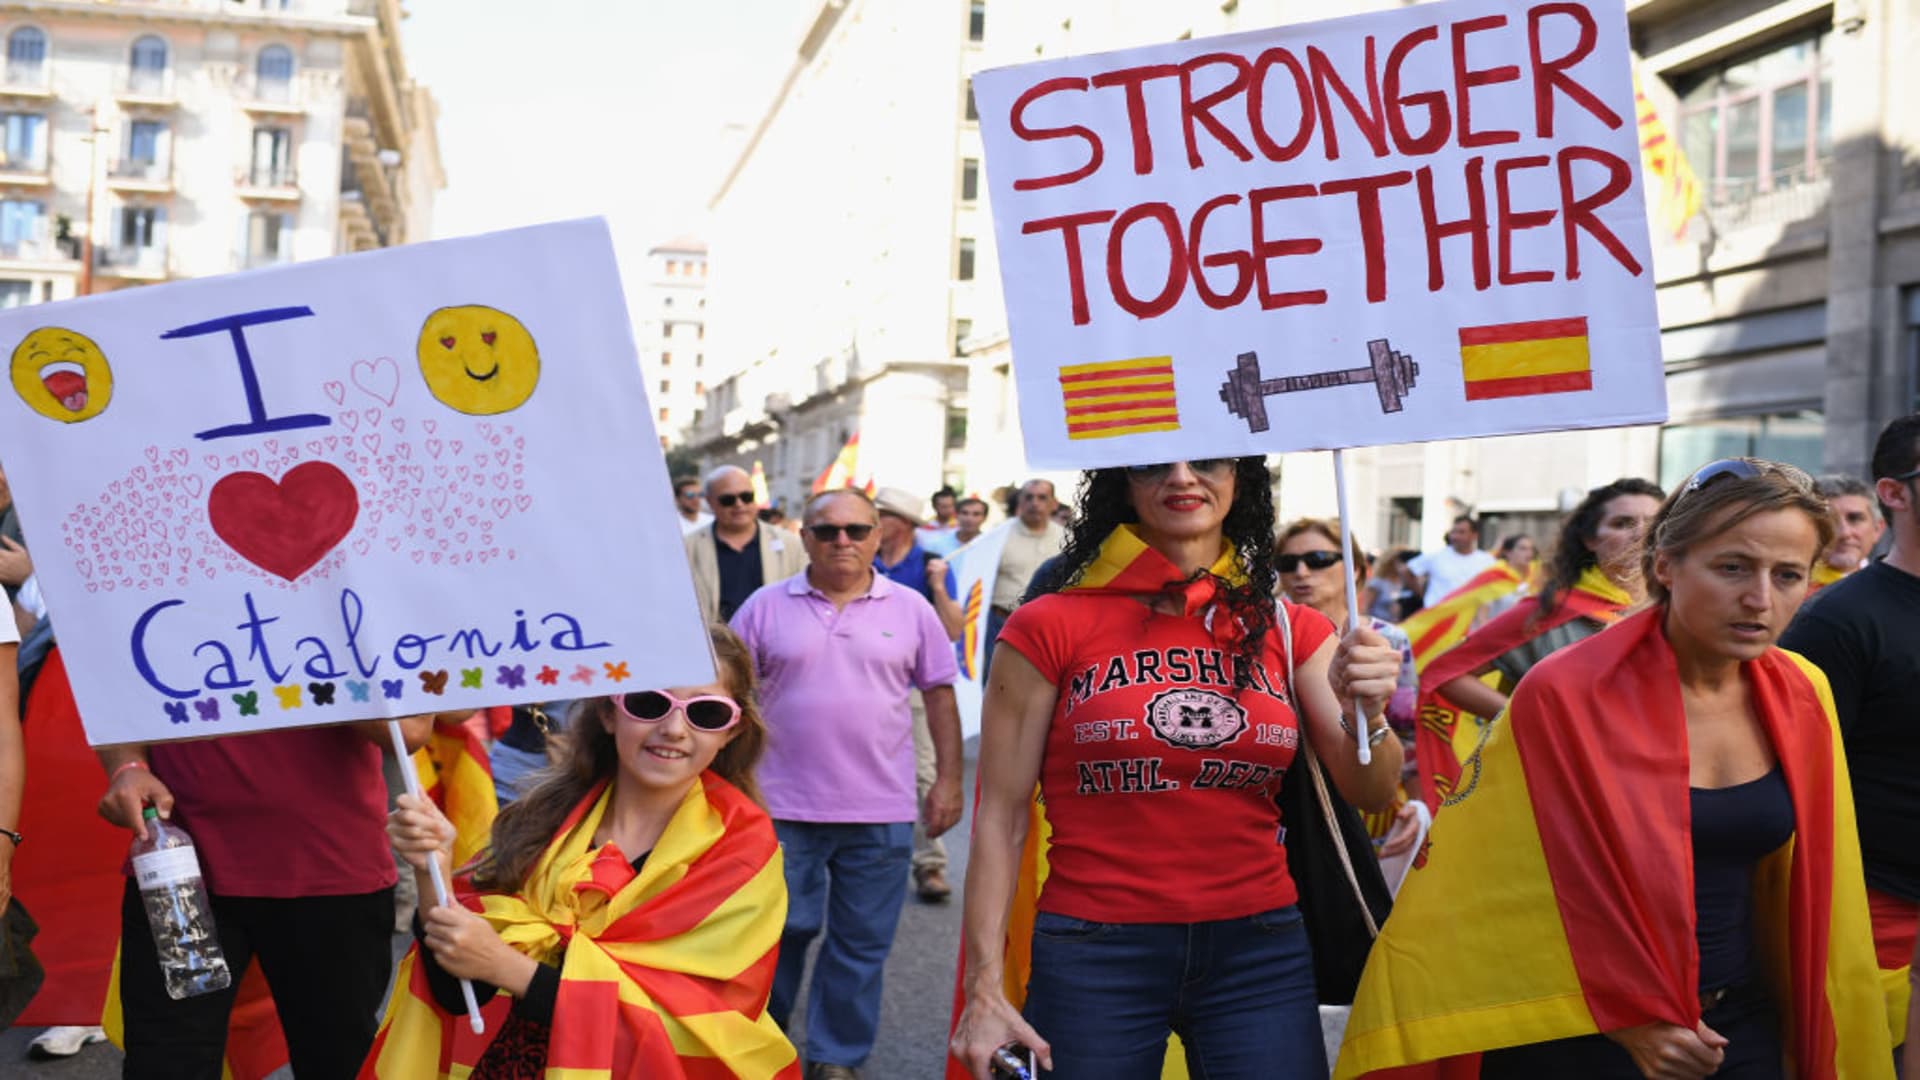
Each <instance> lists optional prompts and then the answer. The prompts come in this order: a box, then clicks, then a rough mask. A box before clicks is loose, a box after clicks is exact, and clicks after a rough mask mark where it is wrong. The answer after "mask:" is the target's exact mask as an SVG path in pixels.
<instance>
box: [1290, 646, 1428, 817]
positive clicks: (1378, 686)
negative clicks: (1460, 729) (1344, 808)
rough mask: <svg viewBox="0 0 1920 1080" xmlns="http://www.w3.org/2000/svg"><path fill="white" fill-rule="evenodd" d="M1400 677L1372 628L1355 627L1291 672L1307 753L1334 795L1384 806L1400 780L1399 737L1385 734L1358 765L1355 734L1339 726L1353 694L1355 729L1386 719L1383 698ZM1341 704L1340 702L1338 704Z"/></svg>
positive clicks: (1393, 655) (1395, 656) (1392, 654)
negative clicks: (1334, 789) (1309, 748)
mask: <svg viewBox="0 0 1920 1080" xmlns="http://www.w3.org/2000/svg"><path fill="white" fill-rule="evenodd" d="M1399 677H1400V654H1399V652H1397V651H1396V650H1395V649H1394V648H1393V646H1391V645H1388V644H1387V639H1386V638H1384V637H1381V636H1380V635H1379V634H1378V633H1376V632H1374V631H1372V630H1365V629H1362V630H1355V631H1353V632H1351V633H1349V634H1348V635H1347V636H1346V639H1345V640H1343V641H1341V642H1340V643H1339V646H1338V647H1337V648H1336V647H1335V644H1334V643H1333V642H1332V641H1327V642H1324V643H1322V644H1321V646H1320V647H1319V648H1318V649H1315V650H1314V652H1313V655H1312V656H1310V657H1308V658H1307V659H1306V662H1305V663H1302V664H1300V665H1299V666H1298V668H1297V670H1296V671H1295V673H1294V681H1293V683H1294V693H1295V694H1296V695H1297V696H1298V697H1299V699H1300V704H1301V705H1302V706H1304V707H1305V710H1306V717H1305V722H1304V727H1305V729H1306V735H1307V738H1308V739H1310V740H1311V741H1312V744H1313V752H1314V754H1315V755H1317V756H1318V757H1319V758H1320V763H1321V765H1323V766H1324V767H1325V768H1326V770H1327V775H1328V776H1329V777H1331V778H1332V779H1333V783H1334V786H1335V787H1338V788H1339V789H1340V794H1341V795H1342V796H1344V797H1345V798H1346V800H1347V801H1348V802H1350V803H1352V804H1353V805H1355V806H1357V807H1359V808H1360V809H1362V810H1367V811H1378V810H1385V809H1386V808H1387V807H1388V806H1391V805H1392V804H1393V796H1394V793H1395V791H1397V790H1398V789H1399V785H1400V765H1401V750H1400V740H1399V739H1395V738H1392V737H1388V738H1385V739H1382V740H1380V742H1379V743H1377V744H1375V745H1374V747H1373V760H1372V763H1371V764H1368V765H1364V766H1363V765H1361V764H1360V760H1359V757H1358V756H1357V744H1356V741H1355V737H1354V736H1353V735H1349V734H1348V733H1347V732H1345V731H1343V730H1341V727H1340V717H1341V714H1342V713H1343V712H1349V713H1350V712H1352V711H1353V702H1354V701H1355V700H1356V699H1358V702H1359V704H1360V707H1361V711H1362V713H1363V714H1364V715H1363V716H1362V717H1357V718H1354V719H1353V721H1352V722H1353V724H1354V725H1355V726H1356V728H1357V727H1358V726H1359V725H1362V724H1364V725H1366V728H1367V730H1369V731H1371V730H1372V729H1374V728H1378V727H1381V726H1383V725H1385V724H1386V722H1387V721H1386V716H1385V714H1386V710H1387V700H1388V699H1389V698H1390V697H1392V696H1393V687H1394V684H1395V682H1396V681H1397V680H1398V679H1399ZM1343 703H1344V704H1343Z"/></svg>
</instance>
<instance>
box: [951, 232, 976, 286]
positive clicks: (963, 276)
mask: <svg viewBox="0 0 1920 1080" xmlns="http://www.w3.org/2000/svg"><path fill="white" fill-rule="evenodd" d="M953 276H954V277H955V278H956V279H958V280H960V281H972V280H973V238H972V237H971V236H963V237H961V238H960V267H959V269H958V271H956V272H955V273H954V275H953Z"/></svg>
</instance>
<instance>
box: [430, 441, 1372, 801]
mask: <svg viewBox="0 0 1920 1080" xmlns="http://www.w3.org/2000/svg"><path fill="white" fill-rule="evenodd" d="M1333 486H1334V489H1335V491H1336V492H1337V494H1338V496H1339V499H1340V535H1341V536H1343V537H1345V538H1346V540H1345V541H1344V542H1343V545H1342V546H1344V547H1345V548H1346V550H1345V551H1342V552H1341V553H1340V554H1341V556H1342V557H1341V559H1340V565H1341V566H1343V567H1346V570H1345V573H1344V576H1345V578H1346V584H1347V632H1348V633H1352V632H1354V631H1355V630H1358V629H1360V596H1359V592H1360V590H1359V588H1358V587H1357V586H1356V585H1355V584H1354V580H1353V546H1354V545H1353V521H1352V519H1351V518H1350V517H1349V516H1348V515H1347V459H1346V457H1345V456H1344V454H1343V452H1342V451H1340V450H1335V451H1334V452H1333ZM1353 712H1354V721H1353V740H1354V743H1355V744H1356V745H1357V746H1358V747H1359V752H1360V764H1362V765H1368V764H1371V763H1372V762H1373V747H1372V746H1369V745H1368V744H1367V736H1368V734H1369V732H1368V731H1367V716H1366V710H1364V709H1362V708H1361V707H1360V702H1359V701H1358V700H1355V701H1354V703H1353ZM399 730H400V729H399V727H398V726H397V725H396V726H395V727H394V731H395V732H398V731H399Z"/></svg>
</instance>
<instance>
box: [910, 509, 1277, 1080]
mask: <svg viewBox="0 0 1920 1080" xmlns="http://www.w3.org/2000/svg"><path fill="white" fill-rule="evenodd" d="M1207 569H1208V573H1209V574H1210V575H1211V576H1212V577H1216V578H1220V579H1222V580H1224V581H1226V582H1227V583H1228V584H1230V585H1236V586H1238V585H1244V584H1246V581H1247V574H1246V571H1245V570H1243V569H1241V566H1240V558H1239V555H1238V553H1237V552H1236V551H1235V549H1234V546H1233V544H1232V543H1228V544H1227V545H1226V550H1225V551H1223V552H1222V553H1221V555H1220V558H1219V560H1218V561H1216V562H1215V563H1214V564H1213V565H1212V566H1210V567H1208V568H1207ZM1178 576H1179V575H1178V574H1177V572H1175V571H1174V569H1173V566H1172V564H1171V563H1169V562H1167V560H1166V558H1165V557H1164V556H1162V555H1161V554H1160V553H1159V552H1157V551H1154V550H1153V549H1151V548H1149V547H1148V546H1147V544H1146V541H1144V540H1141V539H1140V536H1139V534H1138V533H1136V532H1134V531H1133V526H1131V525H1119V526H1115V528H1114V530H1113V532H1111V533H1109V534H1107V538H1106V539H1105V540H1103V541H1101V542H1100V552H1099V554H1098V555H1096V556H1094V559H1093V561H1092V562H1091V563H1089V564H1088V565H1087V570H1086V573H1084V574H1082V575H1080V580H1079V581H1077V582H1075V583H1074V584H1071V585H1067V586H1064V587H1062V588H1061V590H1060V591H1061V592H1078V593H1095V594H1105V595H1115V594H1119V595H1127V596H1152V595H1156V594H1159V593H1161V592H1164V591H1165V590H1166V589H1167V587H1168V586H1169V584H1171V583H1173V582H1174V581H1177V580H1178ZM1210 580H1211V579H1210V578H1202V579H1201V580H1200V581H1199V582H1196V583H1192V584H1189V585H1188V586H1186V589H1185V591H1186V593H1187V597H1188V604H1189V607H1190V608H1191V606H1192V605H1193V604H1194V603H1196V602H1198V601H1199V600H1200V599H1201V598H1203V597H1204V596H1209V595H1211V593H1212V586H1211V585H1210V584H1209V582H1210ZM1191 613H1192V612H1191V611H1189V614H1191ZM1217 632H1218V633H1227V632H1228V631H1227V630H1226V628H1225V627H1224V626H1223V627H1221V628H1219V630H1218V631H1217ZM974 782H975V785H976V790H975V792H974V799H975V803H976V805H977V804H978V801H979V791H978V783H979V778H978V777H976V778H975V781H974ZM1052 833H1053V830H1052V828H1051V827H1050V826H1049V825H1048V824H1047V814H1046V808H1045V807H1044V806H1043V805H1042V804H1041V802H1040V798H1039V790H1038V788H1036V789H1035V791H1034V799H1033V801H1032V802H1031V803H1030V804H1028V807H1027V842H1026V847H1025V848H1024V849H1023V850H1022V851H1021V852H1020V862H1019V864H1018V865H1017V866H1016V867H1015V868H1014V872H1015V877H1014V881H1013V902H1012V904H1011V905H1009V907H1008V909H1007V940H1006V944H1005V947H1004V950H1005V951H1004V953H1003V958H1004V959H1003V962H1002V966H1001V969H1000V970H1001V989H1002V990H1004V991H1005V992H1006V995H1007V1001H1008V1003H1010V1004H1011V1005H1012V1006H1013V1007H1014V1008H1016V1009H1019V1008H1023V1007H1024V1006H1025V1005H1026V1003H1027V974H1028V972H1030V971H1031V970H1032V968H1033V916H1034V913H1035V912H1036V911H1037V910H1038V904H1039V900H1040V889H1041V886H1043V885H1044V884H1046V880H1047V844H1048V838H1049V837H1050V836H1051V835H1052ZM966 979H967V943H966V940H965V938H964V937H963V938H962V939H961V941H960V963H959V964H958V965H957V966H956V971H955V974H954V983H953V1013H952V1017H951V1019H950V1020H949V1022H948V1025H947V1029H948V1033H949V1034H951V1033H952V1030H953V1028H954V1026H956V1025H958V1024H959V1023H960V1013H961V1011H962V1010H964V1009H965V1008H966V1004H967V1001H966ZM970 1076H971V1074H969V1073H968V1072H967V1070H966V1068H965V1067H964V1066H962V1065H961V1064H960V1061H959V1059H957V1058H955V1057H954V1056H953V1055H952V1054H948V1055H947V1071H946V1077H945V1080H970ZM1160 1076H1161V1080H1186V1076H1187V1059H1186V1053H1185V1051H1184V1050H1182V1049H1181V1046H1180V1038H1179V1036H1177V1035H1176V1036H1173V1037H1171V1038H1169V1039H1168V1040H1167V1057H1166V1063H1165V1064H1164V1065H1163V1066H1162V1067H1161V1072H1160Z"/></svg>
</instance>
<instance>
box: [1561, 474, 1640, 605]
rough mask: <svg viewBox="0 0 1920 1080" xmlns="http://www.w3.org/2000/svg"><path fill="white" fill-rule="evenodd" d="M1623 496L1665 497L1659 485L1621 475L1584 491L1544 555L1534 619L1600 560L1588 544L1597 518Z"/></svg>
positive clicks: (1596, 529) (1595, 531)
mask: <svg viewBox="0 0 1920 1080" xmlns="http://www.w3.org/2000/svg"><path fill="white" fill-rule="evenodd" d="M1622 495H1646V496H1649V497H1651V498H1655V499H1665V498H1666V497H1667V493H1666V492H1664V491H1661V490H1660V485H1659V484H1656V483H1654V482H1653V481H1651V480H1642V479H1640V478H1639V477H1637V476H1623V477H1621V478H1620V479H1618V480H1615V481H1614V482H1613V483H1611V484H1605V485H1602V486H1601V487H1597V488H1594V489H1593V490H1591V491H1589V492H1587V497H1586V498H1584V499H1582V500H1580V505H1579V506H1576V507H1574V508H1573V513H1571V514H1568V515H1567V518H1566V520H1565V521H1562V522H1561V523H1560V532H1559V535H1558V536H1556V537H1555V538H1554V541H1553V553H1552V554H1551V555H1548V556H1547V566H1546V571H1547V572H1546V579H1545V581H1543V582H1542V583H1541V585H1540V607H1539V608H1538V610H1537V611H1536V613H1535V617H1536V618H1544V617H1546V616H1547V615H1550V614H1552V613H1553V609H1554V607H1555V606H1556V605H1557V604H1558V603H1559V602H1560V600H1562V599H1563V598H1565V596H1566V593H1567V590H1568V589H1571V588H1573V586H1574V583H1575V582H1577V581H1579V580H1580V575H1581V574H1583V573H1585V572H1586V569H1587V567H1589V566H1594V565H1597V564H1598V563H1599V561H1600V560H1599V557H1598V556H1596V555H1595V554H1594V553H1593V549H1592V548H1590V547H1588V546H1587V545H1588V544H1589V543H1590V542H1592V541H1593V540H1594V539H1595V538H1597V537H1598V536H1599V535H1600V519H1601V518H1603V517H1605V516H1606V514H1607V504H1608V503H1610V502H1612V501H1613V500H1615V499H1617V498H1619V497H1620V496H1622Z"/></svg>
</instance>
